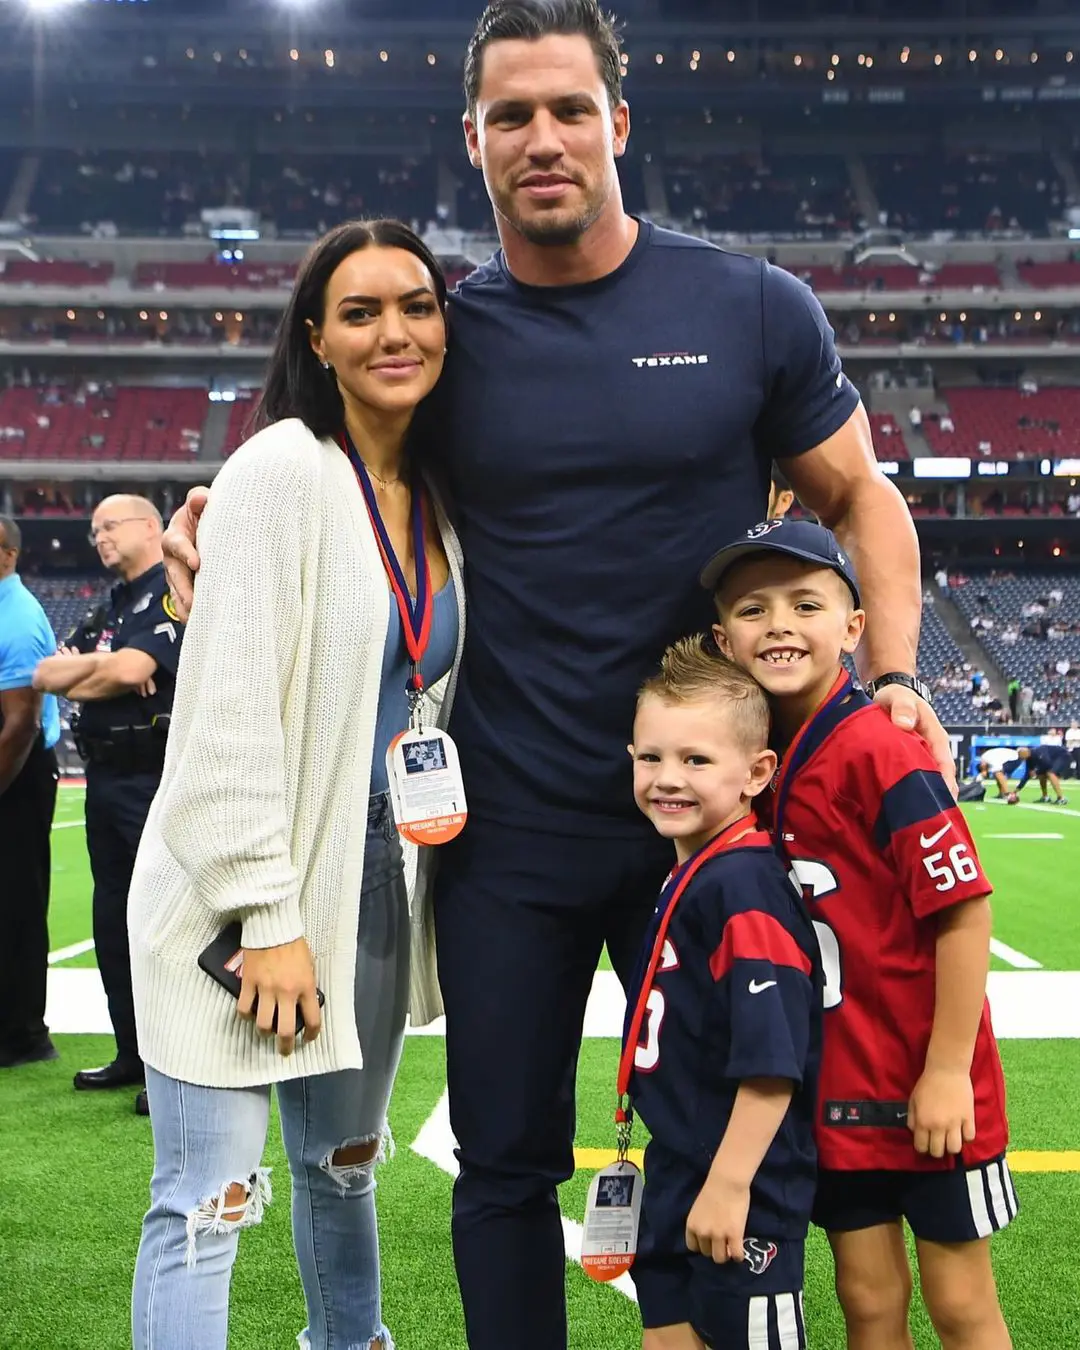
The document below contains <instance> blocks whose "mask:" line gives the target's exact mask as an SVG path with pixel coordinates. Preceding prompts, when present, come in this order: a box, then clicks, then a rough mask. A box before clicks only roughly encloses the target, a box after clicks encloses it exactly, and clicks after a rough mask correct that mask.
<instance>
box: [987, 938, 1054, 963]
mask: <svg viewBox="0 0 1080 1350" xmlns="http://www.w3.org/2000/svg"><path fill="white" fill-rule="evenodd" d="M990 950H991V951H992V952H993V953H994V955H995V956H996V957H998V958H999V959H1000V960H1002V961H1007V962H1008V964H1009V965H1010V966H1015V967H1016V969H1017V970H1042V963H1041V962H1039V961H1033V960H1032V959H1031V957H1030V956H1025V955H1024V953H1023V952H1018V951H1017V950H1016V948H1015V947H1009V946H1007V945H1006V944H1005V943H1004V942H999V941H998V939H997V938H991V939H990Z"/></svg>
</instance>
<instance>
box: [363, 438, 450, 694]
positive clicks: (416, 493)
mask: <svg viewBox="0 0 1080 1350" xmlns="http://www.w3.org/2000/svg"><path fill="white" fill-rule="evenodd" d="M341 448H342V449H343V450H344V451H345V454H346V455H347V456H348V459H349V463H350V464H351V465H352V467H353V472H354V473H355V474H356V477H357V481H358V482H359V484H360V490H361V491H362V492H363V494H364V503H365V505H366V506H367V509H368V515H369V516H370V517H371V524H372V527H373V528H374V530H375V538H376V540H377V542H378V545H379V552H380V553H381V554H382V560H383V566H384V567H385V568H386V575H387V577H388V578H389V579H390V587H391V589H392V590H393V592H394V598H395V600H396V601H397V607H398V613H399V614H400V615H401V627H402V630H403V632H404V634H405V646H406V647H407V648H408V652H409V680H408V683H407V685H406V688H407V689H408V690H410V692H412V693H413V694H419V692H420V691H421V690H422V689H423V687H424V676H423V671H422V669H421V667H422V665H423V660H424V652H425V651H427V646H428V642H429V641H430V640H431V616H432V611H433V609H434V606H433V604H432V597H431V568H430V565H429V563H428V557H427V545H426V543H425V540H424V497H423V492H422V490H421V488H420V485H419V483H417V484H416V485H415V486H414V488H413V494H412V536H413V557H414V558H415V559H416V599H415V600H413V598H412V596H411V595H410V594H409V586H408V583H407V582H406V580H405V574H404V572H402V570H401V564H400V563H399V562H398V560H397V555H396V554H395V552H394V546H393V544H391V542H390V536H389V534H388V533H387V531H386V525H385V524H384V523H383V518H382V513H381V512H380V511H379V502H378V499H377V497H376V496H375V489H374V488H373V487H372V485H371V478H370V476H369V475H368V471H367V465H366V464H365V463H364V461H363V460H362V459H361V458H360V456H359V455H358V454H357V451H356V446H355V445H353V443H352V438H351V437H350V435H349V433H348V432H347V431H345V432H342V436H341Z"/></svg>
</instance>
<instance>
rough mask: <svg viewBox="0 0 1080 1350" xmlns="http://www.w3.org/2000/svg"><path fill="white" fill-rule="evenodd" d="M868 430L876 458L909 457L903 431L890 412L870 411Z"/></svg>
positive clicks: (909, 453)
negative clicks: (871, 437) (872, 438)
mask: <svg viewBox="0 0 1080 1350" xmlns="http://www.w3.org/2000/svg"><path fill="white" fill-rule="evenodd" d="M869 416H870V430H871V431H872V432H873V436H874V449H875V450H876V451H877V457H878V459H910V458H911V452H910V451H909V450H908V448H907V445H906V443H905V441H904V433H903V431H902V430H901V429H900V425H899V423H898V422H897V420H896V418H895V417H893V415H892V413H873V412H872V413H870V415H869Z"/></svg>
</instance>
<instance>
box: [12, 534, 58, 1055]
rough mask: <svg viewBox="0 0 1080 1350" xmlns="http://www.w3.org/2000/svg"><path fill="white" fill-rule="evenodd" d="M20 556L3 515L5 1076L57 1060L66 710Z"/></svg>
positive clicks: (49, 640)
mask: <svg viewBox="0 0 1080 1350" xmlns="http://www.w3.org/2000/svg"><path fill="white" fill-rule="evenodd" d="M21 548H22V535H21V532H20V530H19V527H18V525H16V523H15V521H14V520H12V519H11V518H10V517H9V516H0V867H2V871H3V880H2V881H0V893H2V896H3V901H2V906H3V916H4V919H3V939H2V941H0V988H2V989H3V998H2V999H0V1069H11V1068H15V1067H17V1066H18V1065H20V1064H33V1063H35V1062H37V1061H39V1060H48V1059H56V1057H57V1053H56V1047H55V1046H54V1045H53V1043H52V1040H51V1039H50V1037H49V1031H48V1028H47V1027H46V1025H45V992H46V988H45V987H46V977H47V971H48V964H49V926H48V912H49V879H50V871H51V854H50V844H49V841H50V837H51V832H52V821H53V811H54V809H55V807H56V785H57V779H58V773H57V768H56V755H55V753H54V751H53V746H54V745H55V744H56V742H57V741H58V740H59V739H60V711H59V707H58V705H57V701H56V699H55V698H54V697H53V696H52V695H51V694H46V695H42V694H41V693H40V692H38V691H37V690H36V689H35V688H34V683H33V681H34V671H35V669H36V668H37V665H38V662H39V661H41V660H42V658H44V657H46V656H48V655H50V654H51V653H52V652H54V651H55V650H56V638H55V637H54V636H53V631H52V628H51V627H50V626H49V621H48V619H47V618H46V617H45V611H44V610H43V609H42V608H41V605H40V603H39V602H38V600H37V599H36V597H35V596H33V595H32V594H31V593H30V592H29V591H28V590H27V589H26V587H25V586H24V585H23V583H22V578H21V577H20V576H19V574H18V572H17V571H16V568H17V566H18V561H19V552H20V549H21Z"/></svg>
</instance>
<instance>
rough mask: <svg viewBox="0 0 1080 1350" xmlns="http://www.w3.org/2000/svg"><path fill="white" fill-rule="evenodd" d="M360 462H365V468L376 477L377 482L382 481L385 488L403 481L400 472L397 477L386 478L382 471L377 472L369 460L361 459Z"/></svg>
mask: <svg viewBox="0 0 1080 1350" xmlns="http://www.w3.org/2000/svg"><path fill="white" fill-rule="evenodd" d="M360 463H361V464H363V466H364V468H365V469H366V470H367V471H368V473H369V474H370V475H371V477H372V478H374V479H375V481H376V483H381V484H382V486H383V487H385V488H388V487H393V486H394V484H395V483H400V482H401V475H400V474H398V476H397V477H396V478H384V477H383V476H382V474H381V473H376V472H375V470H374V469H373V468H372V467H371V465H370V464H369V463H368V462H367V460H366V459H361V460H360Z"/></svg>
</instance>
